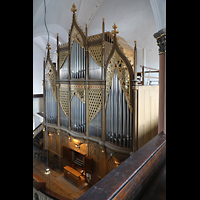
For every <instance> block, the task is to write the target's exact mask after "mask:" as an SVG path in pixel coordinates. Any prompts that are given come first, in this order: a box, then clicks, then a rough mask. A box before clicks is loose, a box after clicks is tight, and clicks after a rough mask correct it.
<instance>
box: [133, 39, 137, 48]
mask: <svg viewBox="0 0 200 200" xmlns="http://www.w3.org/2000/svg"><path fill="white" fill-rule="evenodd" d="M134 43H135V50H136V49H137V47H136V40H135V41H134Z"/></svg>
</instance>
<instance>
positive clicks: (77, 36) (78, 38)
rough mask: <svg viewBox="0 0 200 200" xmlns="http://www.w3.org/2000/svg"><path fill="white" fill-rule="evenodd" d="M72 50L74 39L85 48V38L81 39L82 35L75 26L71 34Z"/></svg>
mask: <svg viewBox="0 0 200 200" xmlns="http://www.w3.org/2000/svg"><path fill="white" fill-rule="evenodd" d="M70 37H71V39H70V41H71V42H70V50H71V48H72V44H73V42H74V39H75V40H76V41H77V43H78V44H79V45H80V46H81V47H82V48H84V45H83V38H82V37H81V34H80V33H79V32H78V30H77V28H76V27H75V26H73V28H72V32H71V34H70Z"/></svg>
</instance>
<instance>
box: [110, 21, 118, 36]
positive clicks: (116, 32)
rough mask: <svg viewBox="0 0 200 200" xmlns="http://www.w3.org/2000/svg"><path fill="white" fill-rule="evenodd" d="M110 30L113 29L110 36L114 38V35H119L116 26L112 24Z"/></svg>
mask: <svg viewBox="0 0 200 200" xmlns="http://www.w3.org/2000/svg"><path fill="white" fill-rule="evenodd" d="M112 28H113V29H114V30H112V32H111V33H112V34H114V36H116V34H118V33H119V31H118V30H117V26H116V24H115V23H114V25H113V26H112Z"/></svg>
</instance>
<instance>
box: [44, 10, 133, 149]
mask: <svg viewBox="0 0 200 200" xmlns="http://www.w3.org/2000/svg"><path fill="white" fill-rule="evenodd" d="M113 28H114V32H113V33H114V34H111V33H110V32H106V33H104V20H103V31H102V33H101V34H98V35H93V36H89V37H88V36H87V26H86V30H85V32H86V34H85V33H84V32H83V30H82V29H81V28H80V27H79V25H78V23H77V21H76V17H75V12H73V21H72V25H71V29H70V32H69V42H68V44H67V45H66V44H65V45H57V52H58V54H57V55H58V63H57V65H58V67H57V70H56V67H55V65H54V64H53V63H52V61H51V58H50V45H49V44H48V56H47V60H46V66H45V70H46V77H45V79H46V84H45V88H46V91H45V92H46V94H45V98H46V115H47V118H46V120H47V121H46V122H47V123H51V124H57V117H59V121H60V127H65V128H67V130H69V131H72V132H74V133H77V134H79V133H80V134H85V135H87V136H89V137H90V136H92V137H97V138H100V139H101V138H103V135H105V137H104V138H105V139H104V140H105V141H107V142H110V143H112V144H114V145H116V146H120V147H124V148H130V149H131V148H132V147H133V127H132V126H133V112H134V111H133V102H132V99H133V97H132V89H131V87H132V82H131V81H132V79H133V70H132V66H131V64H130V62H129V60H128V59H127V57H126V56H125V55H124V53H123V49H122V47H121V46H120V44H119V43H118V42H117V38H116V33H117V30H116V25H114V26H113ZM58 40H59V38H58ZM57 44H58V42H57ZM58 74H59V76H58ZM56 84H57V85H58V86H59V87H56ZM57 97H58V98H59V99H57ZM103 98H104V99H103ZM57 101H59V105H60V106H58V107H57ZM103 103H104V104H103ZM58 108H59V109H60V110H59V116H58V115H57V113H58V111H57V109H58ZM102 110H104V113H105V117H104V118H103V111H102ZM102 126H104V128H102ZM103 130H104V131H103Z"/></svg>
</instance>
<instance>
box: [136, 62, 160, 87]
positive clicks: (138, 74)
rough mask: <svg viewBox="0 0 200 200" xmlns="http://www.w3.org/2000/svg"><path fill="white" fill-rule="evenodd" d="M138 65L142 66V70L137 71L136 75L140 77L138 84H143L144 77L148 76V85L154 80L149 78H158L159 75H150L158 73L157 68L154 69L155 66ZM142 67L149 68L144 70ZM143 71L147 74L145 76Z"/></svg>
mask: <svg viewBox="0 0 200 200" xmlns="http://www.w3.org/2000/svg"><path fill="white" fill-rule="evenodd" d="M140 67H141V68H142V72H137V76H139V77H140V82H139V84H141V85H144V78H148V82H149V85H151V82H154V81H150V79H159V77H156V76H150V74H151V73H159V70H158V69H155V68H152V67H146V66H143V65H140ZM144 69H149V70H147V71H145V70H144ZM145 73H148V74H149V75H148V76H145ZM141 79H142V80H141Z"/></svg>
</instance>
